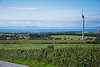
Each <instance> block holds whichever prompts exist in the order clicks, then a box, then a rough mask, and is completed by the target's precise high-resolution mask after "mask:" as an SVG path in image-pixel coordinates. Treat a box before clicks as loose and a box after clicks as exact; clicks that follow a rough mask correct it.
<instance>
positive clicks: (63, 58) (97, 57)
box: [0, 44, 100, 67]
mask: <svg viewBox="0 0 100 67" xmlns="http://www.w3.org/2000/svg"><path fill="white" fill-rule="evenodd" d="M4 46H5V47H4ZM0 60H5V61H9V62H14V63H19V64H25V65H28V66H30V67H99V66H100V44H67V45H66V44H0Z"/></svg>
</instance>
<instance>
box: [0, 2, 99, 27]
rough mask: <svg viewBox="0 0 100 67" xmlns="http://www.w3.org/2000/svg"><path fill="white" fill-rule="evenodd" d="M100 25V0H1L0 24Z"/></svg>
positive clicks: (47, 25)
mask: <svg viewBox="0 0 100 67" xmlns="http://www.w3.org/2000/svg"><path fill="white" fill-rule="evenodd" d="M82 6H83V9H84V15H85V27H98V26H100V0H0V26H39V27H81V26H82V18H81V13H82Z"/></svg>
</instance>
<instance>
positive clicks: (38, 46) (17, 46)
mask: <svg viewBox="0 0 100 67" xmlns="http://www.w3.org/2000/svg"><path fill="white" fill-rule="evenodd" d="M51 45H53V46H54V48H55V49H57V48H65V47H100V44H0V49H10V50H12V49H41V48H46V47H47V46H51Z"/></svg>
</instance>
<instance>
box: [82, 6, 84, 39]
mask: <svg viewBox="0 0 100 67" xmlns="http://www.w3.org/2000/svg"><path fill="white" fill-rule="evenodd" d="M82 19H83V24H82V40H84V14H83V7H82Z"/></svg>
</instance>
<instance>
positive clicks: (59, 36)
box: [51, 35, 96, 40]
mask: <svg viewBox="0 0 100 67" xmlns="http://www.w3.org/2000/svg"><path fill="white" fill-rule="evenodd" d="M51 37H54V38H67V39H71V38H72V39H76V40H77V39H82V36H78V35H65V36H64V35H52V36H51ZM84 38H85V39H87V38H93V39H95V38H96V37H91V36H84Z"/></svg>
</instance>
